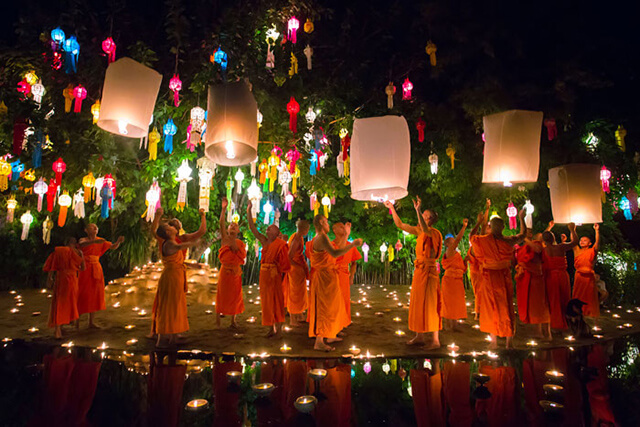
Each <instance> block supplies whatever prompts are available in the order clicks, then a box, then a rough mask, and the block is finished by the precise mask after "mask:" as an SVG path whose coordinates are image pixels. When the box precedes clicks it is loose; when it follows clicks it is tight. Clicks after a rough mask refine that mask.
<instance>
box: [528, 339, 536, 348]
mask: <svg viewBox="0 0 640 427" xmlns="http://www.w3.org/2000/svg"><path fill="white" fill-rule="evenodd" d="M527 345H528V346H529V347H536V346H537V345H538V343H537V342H535V341H534V340H531V341H527Z"/></svg>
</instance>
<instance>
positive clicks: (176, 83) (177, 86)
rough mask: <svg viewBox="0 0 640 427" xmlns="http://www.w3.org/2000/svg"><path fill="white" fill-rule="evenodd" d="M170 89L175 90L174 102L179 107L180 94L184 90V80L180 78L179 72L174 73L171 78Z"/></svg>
mask: <svg viewBox="0 0 640 427" xmlns="http://www.w3.org/2000/svg"><path fill="white" fill-rule="evenodd" d="M169 89H171V90H172V91H173V104H174V105H175V106H176V107H177V106H179V105H180V94H179V92H180V91H181V90H182V80H180V75H179V74H174V75H173V77H171V80H169Z"/></svg>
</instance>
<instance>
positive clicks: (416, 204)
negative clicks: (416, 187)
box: [413, 196, 431, 233]
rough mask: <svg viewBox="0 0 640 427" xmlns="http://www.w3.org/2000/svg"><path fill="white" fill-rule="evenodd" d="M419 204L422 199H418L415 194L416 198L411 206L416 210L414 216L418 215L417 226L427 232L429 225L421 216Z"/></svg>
mask: <svg viewBox="0 0 640 427" xmlns="http://www.w3.org/2000/svg"><path fill="white" fill-rule="evenodd" d="M421 205H422V200H420V197H418V196H416V199H415V200H414V201H413V208H414V209H415V210H416V216H417V217H418V227H417V228H418V229H419V230H420V231H422V232H423V233H428V232H429V231H430V230H431V229H430V227H429V224H427V222H426V221H425V220H424V216H422V212H421V211H422V209H421Z"/></svg>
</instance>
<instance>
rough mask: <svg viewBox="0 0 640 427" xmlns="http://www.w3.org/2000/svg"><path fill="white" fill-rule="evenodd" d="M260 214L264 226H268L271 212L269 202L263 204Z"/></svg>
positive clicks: (271, 206) (271, 207) (271, 208)
mask: <svg viewBox="0 0 640 427" xmlns="http://www.w3.org/2000/svg"><path fill="white" fill-rule="evenodd" d="M262 212H263V213H264V225H269V219H270V216H271V212H273V205H271V203H269V201H267V202H265V204H264V205H263V206H262Z"/></svg>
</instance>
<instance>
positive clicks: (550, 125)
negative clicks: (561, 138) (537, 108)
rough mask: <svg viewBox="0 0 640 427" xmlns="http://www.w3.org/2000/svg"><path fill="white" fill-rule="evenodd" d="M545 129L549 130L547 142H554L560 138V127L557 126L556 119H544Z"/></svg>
mask: <svg viewBox="0 0 640 427" xmlns="http://www.w3.org/2000/svg"><path fill="white" fill-rule="evenodd" d="M543 124H544V127H545V128H547V140H549V141H553V140H554V139H556V138H557V137H558V127H557V126H556V119H552V118H546V119H544V122H543Z"/></svg>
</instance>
